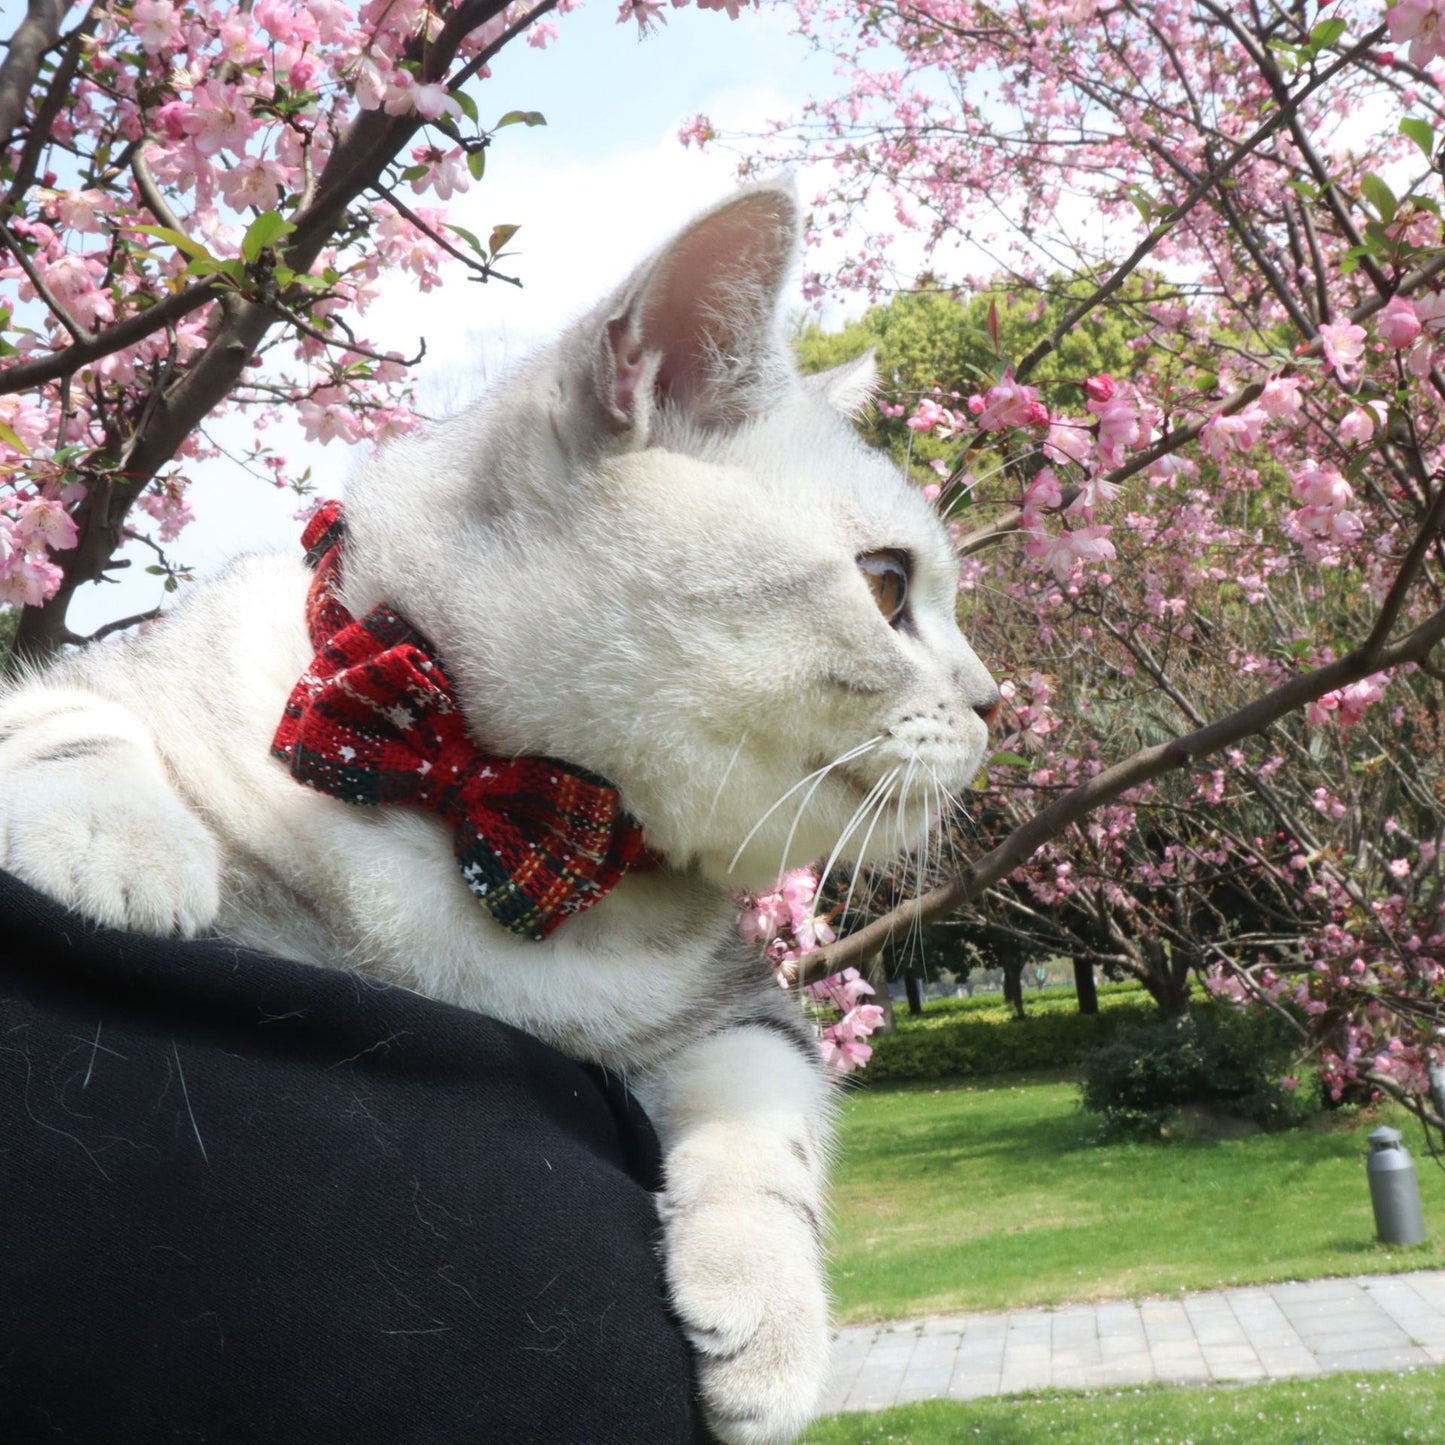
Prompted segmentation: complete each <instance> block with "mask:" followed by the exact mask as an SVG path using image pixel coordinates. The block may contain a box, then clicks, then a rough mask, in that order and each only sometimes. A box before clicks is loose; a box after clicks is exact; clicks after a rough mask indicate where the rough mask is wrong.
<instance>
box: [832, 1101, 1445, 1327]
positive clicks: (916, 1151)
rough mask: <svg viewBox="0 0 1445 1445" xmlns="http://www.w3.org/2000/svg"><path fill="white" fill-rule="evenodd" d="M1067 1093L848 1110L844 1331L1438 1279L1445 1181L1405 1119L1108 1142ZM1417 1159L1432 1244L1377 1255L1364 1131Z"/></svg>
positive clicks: (842, 1217) (840, 1219)
mask: <svg viewBox="0 0 1445 1445" xmlns="http://www.w3.org/2000/svg"><path fill="white" fill-rule="evenodd" d="M1077 1097H1078V1091H1077V1089H1076V1087H1075V1086H1074V1085H1072V1084H1069V1083H1064V1082H1060V1081H1058V1080H1049V1079H1039V1078H1037V1077H1028V1078H1024V1077H1019V1076H1014V1077H1010V1078H1007V1079H999V1080H984V1081H975V1082H972V1083H967V1082H959V1083H956V1084H939V1085H936V1086H927V1085H922V1086H919V1085H900V1086H894V1087H880V1086H875V1087H873V1088H871V1089H866V1090H859V1091H858V1092H856V1093H854V1094H852V1095H851V1096H850V1097H849V1099H848V1100H847V1101H846V1103H845V1105H844V1109H843V1118H842V1121H841V1122H842V1153H841V1157H840V1161H839V1167H838V1170H837V1174H836V1177H835V1183H834V1187H833V1204H834V1215H835V1221H836V1224H835V1232H834V1241H833V1288H834V1298H835V1309H834V1318H835V1321H836V1322H837V1323H853V1322H858V1321H864V1320H875V1319H901V1318H903V1319H906V1318H910V1317H913V1316H919V1315H933V1314H952V1313H957V1312H960V1311H967V1310H986V1309H1005V1308H1021V1307H1025V1306H1029V1305H1048V1304H1058V1303H1062V1302H1064V1301H1069V1300H1090V1299H1101V1298H1126V1297H1137V1296H1140V1295H1148V1294H1159V1293H1167V1292H1170V1291H1174V1290H1181V1289H1191V1290H1192V1289H1210V1288H1215V1287H1218V1286H1221V1285H1234V1284H1246V1283H1266V1282H1272V1281H1276V1280H1283V1279H1311V1278H1319V1277H1323V1276H1327V1275H1341V1274H1365V1273H1389V1272H1393V1271H1397V1270H1402V1269H1417V1268H1436V1267H1439V1266H1441V1265H1442V1264H1445V1243H1442V1240H1445V1172H1442V1171H1441V1170H1440V1169H1437V1168H1436V1167H1435V1165H1434V1164H1432V1163H1431V1161H1430V1160H1429V1158H1428V1157H1425V1156H1423V1151H1421V1150H1420V1148H1419V1147H1418V1141H1419V1137H1420V1136H1419V1130H1418V1128H1413V1127H1412V1126H1411V1125H1410V1123H1409V1121H1408V1120H1406V1119H1405V1118H1403V1117H1402V1116H1401V1114H1400V1113H1399V1112H1398V1111H1383V1112H1382V1113H1380V1114H1373V1113H1371V1114H1359V1115H1354V1116H1348V1117H1347V1116H1342V1115H1338V1114H1336V1115H1326V1116H1323V1117H1322V1119H1321V1121H1320V1123H1319V1125H1318V1126H1317V1127H1309V1128H1305V1129H1301V1130H1295V1131H1292V1132H1289V1133H1284V1134H1256V1135H1253V1136H1250V1137H1247V1138H1242V1139H1228V1140H1225V1139H1220V1140H1210V1139H1185V1138H1181V1139H1173V1140H1168V1141H1161V1142H1158V1143H1111V1144H1101V1143H1098V1142H1096V1134H1097V1125H1096V1123H1095V1122H1094V1121H1093V1120H1092V1119H1090V1118H1089V1117H1087V1116H1085V1115H1083V1114H1081V1113H1080V1112H1079V1110H1078V1107H1077V1103H1076V1100H1077ZM1382 1122H1388V1123H1391V1124H1393V1125H1394V1126H1395V1127H1397V1128H1400V1129H1402V1130H1403V1131H1404V1132H1405V1135H1406V1140H1407V1143H1409V1144H1410V1146H1411V1148H1412V1150H1413V1152H1414V1153H1415V1155H1416V1168H1417V1170H1418V1173H1419V1178H1420V1191H1421V1198H1422V1202H1423V1205H1424V1210H1425V1222H1426V1228H1427V1230H1428V1232H1429V1236H1430V1238H1429V1241H1428V1242H1427V1243H1426V1244H1424V1245H1420V1246H1417V1247H1415V1248H1413V1249H1401V1248H1389V1247H1386V1246H1382V1245H1378V1244H1376V1243H1375V1231H1374V1221H1373V1216H1372V1214H1371V1210H1370V1200H1369V1191H1368V1188H1367V1185H1366V1178H1365V1167H1364V1160H1365V1155H1366V1153H1367V1152H1368V1148H1367V1145H1366V1143H1365V1138H1364V1136H1365V1134H1366V1133H1368V1132H1369V1131H1370V1130H1371V1129H1373V1128H1375V1127H1377V1126H1378V1125H1379V1124H1380V1123H1382Z"/></svg>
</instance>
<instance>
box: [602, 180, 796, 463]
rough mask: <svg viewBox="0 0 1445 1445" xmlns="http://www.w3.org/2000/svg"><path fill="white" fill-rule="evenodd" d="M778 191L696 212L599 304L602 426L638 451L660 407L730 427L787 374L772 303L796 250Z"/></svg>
mask: <svg viewBox="0 0 1445 1445" xmlns="http://www.w3.org/2000/svg"><path fill="white" fill-rule="evenodd" d="M797 233H798V205H797V200H796V198H795V197H794V195H793V192H792V189H791V187H789V186H786V185H768V186H759V187H756V188H754V189H750V190H746V191H743V192H741V193H740V194H739V195H737V196H734V197H733V198H732V199H730V200H727V201H724V202H723V203H722V204H721V205H719V206H715V207H714V208H713V209H712V210H711V211H708V212H706V213H705V214H703V215H701V216H699V217H698V218H697V220H695V221H694V222H693V223H692V224H691V225H690V226H688V227H687V228H686V229H685V230H683V231H681V232H680V233H679V234H678V235H676V236H675V237H673V239H672V240H671V241H670V242H668V244H667V245H666V246H664V247H663V248H662V249H661V250H660V251H658V252H657V253H656V255H654V256H653V257H652V258H651V260H649V261H648V262H647V263H646V264H645V265H644V266H643V267H642V269H641V270H640V271H639V272H638V273H637V274H636V275H635V276H633V277H632V279H631V280H630V281H629V282H628V283H627V285H626V286H624V287H623V288H622V290H621V291H620V292H619V293H618V294H617V296H616V297H614V298H613V301H612V303H610V304H609V306H608V307H607V308H605V311H604V315H605V320H604V322H603V325H602V328H601V335H600V336H599V337H597V349H596V351H595V353H594V370H593V381H594V385H595V387H596V392H597V398H598V401H599V402H600V403H601V408H602V414H603V417H604V419H605V421H606V424H607V427H608V429H609V430H610V431H612V432H613V433H614V434H616V435H624V434H625V435H627V436H628V439H629V441H630V442H631V444H632V445H634V446H645V445H646V444H647V441H648V439H649V435H650V433H651V431H652V427H653V423H654V420H655V416H656V410H657V408H658V407H660V406H668V407H675V408H677V409H678V410H679V411H680V412H681V413H682V414H683V415H685V416H686V417H687V419H688V420H689V421H690V422H693V423H696V424H698V425H701V426H726V425H736V424H737V423H738V422H740V421H742V420H744V419H745V418H746V417H748V416H750V415H753V414H755V413H756V412H758V411H759V410H761V409H763V407H765V406H766V404H767V402H768V401H769V400H770V399H772V398H773V397H775V396H776V394H777V388H778V385H779V383H780V381H781V379H782V376H783V374H785V373H786V372H787V370H788V369H789V365H790V363H789V361H788V358H787V354H786V353H785V352H784V350H783V348H782V344H781V342H780V341H779V339H778V334H777V309H778V298H779V295H780V293H781V291H782V287H783V282H784V281H785V280H786V278H787V274H788V269H789V266H790V265H791V263H792V259H793V250H794V247H795V245H796V243H797Z"/></svg>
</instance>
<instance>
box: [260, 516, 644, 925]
mask: <svg viewBox="0 0 1445 1445" xmlns="http://www.w3.org/2000/svg"><path fill="white" fill-rule="evenodd" d="M342 536H343V529H342V523H341V513H340V504H339V503H335V502H333V503H329V504H328V505H327V506H326V507H325V508H323V509H322V510H321V511H320V512H318V514H317V516H316V517H315V518H313V520H312V522H311V525H310V526H309V527H308V529H307V531H306V534H305V536H304V538H303V541H304V542H305V544H306V546H307V548H308V558H309V560H311V561H312V562H313V564H314V565H315V566H316V568H317V572H316V577H315V579H314V581H313V582H312V586H311V593H310V596H309V597H308V599H307V622H308V626H309V628H310V630H311V636H312V641H313V643H314V644H315V646H316V649H317V651H316V656H315V658H314V659H313V660H312V663H311V666H310V667H309V668H307V670H306V671H305V672H304V673H303V674H302V676H301V679H300V681H298V682H297V684H296V686H295V688H293V689H292V692H291V697H290V699H289V700H288V702H287V704H286V710H285V713H284V715H283V717H282V720H281V724H280V726H279V727H278V728H277V730H276V736H275V739H274V741H273V745H272V752H273V753H275V754H276V756H277V757H279V758H281V759H282V760H283V761H284V762H285V763H286V764H287V766H288V767H289V768H290V770H291V774H292V776H293V777H295V778H296V780H297V781H298V782H301V783H304V784H305V785H306V786H307V787H310V788H315V789H316V790H317V791H319V792H323V793H327V794H330V795H331V796H333V797H336V798H339V799H340V800H342V801H343V802H347V803H353V804H358V805H361V806H373V807H374V806H382V805H397V804H400V805H409V806H412V807H418V808H423V809H425V810H426V811H428V812H431V813H434V814H435V815H436V816H437V817H439V818H441V819H442V820H443V821H444V822H446V823H447V824H449V825H450V827H451V829H452V846H453V852H454V853H455V855H456V860H457V864H458V866H459V867H460V869H461V872H462V877H463V878H464V879H465V881H466V883H467V886H468V887H469V888H470V889H471V890H472V892H473V893H474V894H476V896H477V898H478V899H479V900H480V901H481V902H482V904H483V906H484V907H485V908H486V909H487V911H488V912H489V913H490V914H491V915H492V917H493V918H495V919H496V920H497V922H499V923H501V924H503V925H504V926H505V927H507V928H509V929H511V930H512V931H513V932H515V933H519V934H522V935H523V936H525V937H529V938H545V937H546V936H547V935H548V934H550V933H551V932H552V931H553V930H554V929H556V928H557V927H558V926H559V925H560V924H561V923H562V922H563V920H564V919H566V918H567V917H569V916H570V915H572V914H574V913H579V912H581V911H582V910H584V909H586V908H589V907H591V906H592V904H594V903H595V902H596V901H597V900H598V899H599V898H601V897H603V895H604V894H606V893H607V892H608V891H609V890H610V889H611V888H613V887H615V886H616V884H617V883H618V882H620V881H621V879H622V877H623V875H624V874H625V873H627V872H628V871H629V870H630V869H633V868H638V867H650V866H653V865H654V864H655V862H656V860H655V859H654V858H653V856H652V855H651V854H650V853H649V852H648V851H647V849H646V846H645V845H644V843H643V841H642V830H641V828H640V827H638V825H637V823H636V822H635V821H633V820H632V819H631V818H630V817H628V816H627V814H626V813H625V812H623V810H622V805H621V800H620V798H619V797H618V794H617V790H616V789H615V788H614V787H613V786H612V785H611V784H610V783H608V782H607V781H606V779H604V778H599V777H597V776H595V775H594V774H591V773H587V772H584V771H582V770H581V769H579V768H574V767H572V766H570V765H569V764H567V763H563V762H560V761H558V760H557V759H555V758H545V757H521V758H500V757H497V756H495V755H493V754H490V753H487V752H484V751H483V750H482V749H481V748H479V747H478V746H477V745H476V743H475V742H473V740H472V739H471V737H470V736H469V735H468V733H467V728H466V720H465V718H464V717H463V715H462V711H461V708H460V707H459V706H458V703H457V697H456V692H455V690H454V688H453V686H452V683H451V680H450V678H449V677H448V676H447V673H446V669H445V667H444V666H443V664H442V662H441V660H440V659H439V658H438V657H437V656H436V654H435V653H434V652H433V651H432V649H431V647H430V645H429V644H428V643H427V641H426V639H425V638H423V637H422V636H421V635H420V634H419V633H418V632H416V631H415V630H414V629H413V628H412V627H411V626H410V624H409V623H407V622H406V620H405V619H404V618H403V617H401V616H400V615H399V614H398V613H397V612H395V611H394V610H393V609H392V608H391V607H389V606H388V605H387V604H385V603H382V604H380V605H379V606H377V607H374V608H373V609H372V610H371V611H370V612H369V613H367V614H366V616H365V617H362V618H360V619H355V618H353V617H352V616H351V614H350V613H349V612H348V611H347V610H346V609H345V607H343V606H342V604H341V602H340V601H339V599H338V597H337V595H336V594H337V589H338V585H339V577H340V548H341V539H342Z"/></svg>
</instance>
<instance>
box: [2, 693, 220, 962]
mask: <svg viewBox="0 0 1445 1445" xmlns="http://www.w3.org/2000/svg"><path fill="white" fill-rule="evenodd" d="M0 867H4V868H7V869H9V870H10V871H11V872H12V873H15V874H16V875H17V876H18V877H20V878H23V879H24V880H25V881H26V882H27V883H29V884H30V885H31V886H32V887H35V888H38V889H39V890H40V891H41V892H42V893H48V894H49V895H50V896H51V897H52V898H55V899H58V900H59V901H60V902H62V903H65V904H67V905H69V906H70V907H71V908H74V909H76V910H77V911H79V912H81V913H85V914H88V915H89V916H90V917H91V918H94V919H97V920H99V921H100V922H102V923H110V924H115V925H117V926H119V927H123V928H132V929H136V930H138V931H140V932H143V933H156V934H169V933H179V934H182V935H186V936H189V935H192V934H196V933H199V932H201V931H202V930H203V929H205V928H206V927H208V926H209V925H210V924H211V923H212V922H213V920H214V919H215V917H216V912H217V909H218V907H219V904H220V882H219V880H220V853H219V849H218V848H217V845H216V841H215V839H214V837H213V836H212V835H211V832H210V830H209V829H207V827H206V826H205V824H204V823H202V822H201V820H200V819H199V818H198V817H196V815H195V814H194V813H193V812H192V811H191V810H190V809H189V808H188V807H186V805H185V804H184V803H182V802H181V800H180V799H179V798H178V797H177V796H176V794H175V792H174V791H173V790H172V788H171V785H170V782H169V780H168V779H167V776H166V771H165V767H164V764H163V763H162V762H161V758H160V755H159V754H158V753H157V751H156V747H155V744H154V742H153V741H152V739H151V737H150V734H149V733H148V731H147V730H146V727H145V725H144V724H143V723H142V722H141V721H140V719H139V718H137V717H135V716H134V714H132V713H130V712H129V711H127V710H126V709H125V708H123V707H121V706H119V705H118V704H116V703H113V702H108V701H106V700H104V699H102V698H98V697H95V696H93V695H92V694H90V693H87V692H83V691H79V690H77V689H72V688H61V687H52V686H48V685H45V684H32V685H29V686H21V687H20V688H17V689H16V690H15V691H13V692H10V693H8V694H6V695H4V696H3V697H0Z"/></svg>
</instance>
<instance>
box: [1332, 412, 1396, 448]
mask: <svg viewBox="0 0 1445 1445" xmlns="http://www.w3.org/2000/svg"><path fill="white" fill-rule="evenodd" d="M1386 410H1387V409H1386V406H1385V403H1384V402H1382V401H1368V402H1366V403H1365V404H1364V406H1352V407H1351V408H1350V409H1349V411H1347V412H1346V413H1345V416H1344V420H1343V421H1341V422H1340V429H1339V438H1340V440H1341V441H1342V442H1344V444H1345V445H1346V446H1359V445H1361V444H1362V443H1364V442H1367V441H1369V440H1370V438H1371V437H1373V436H1374V435H1375V428H1376V426H1378V425H1379V424H1380V423H1381V422H1383V421H1384V419H1385V414H1386Z"/></svg>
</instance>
